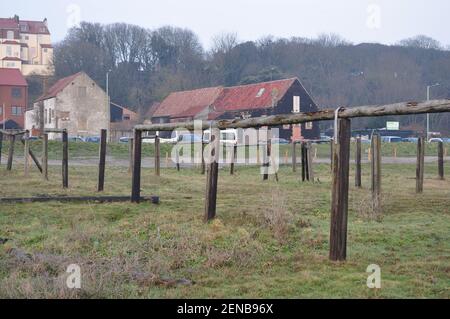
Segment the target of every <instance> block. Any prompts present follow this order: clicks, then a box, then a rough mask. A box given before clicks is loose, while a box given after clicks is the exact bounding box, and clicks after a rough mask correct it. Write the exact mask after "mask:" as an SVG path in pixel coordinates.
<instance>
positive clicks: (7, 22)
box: [0, 18, 19, 29]
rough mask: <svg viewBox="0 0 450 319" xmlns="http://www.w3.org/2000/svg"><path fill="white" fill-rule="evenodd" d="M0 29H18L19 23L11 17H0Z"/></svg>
mask: <svg viewBox="0 0 450 319" xmlns="http://www.w3.org/2000/svg"><path fill="white" fill-rule="evenodd" d="M0 29H19V25H18V24H17V21H16V20H15V19H13V18H0Z"/></svg>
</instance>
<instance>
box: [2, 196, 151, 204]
mask: <svg viewBox="0 0 450 319" xmlns="http://www.w3.org/2000/svg"><path fill="white" fill-rule="evenodd" d="M129 201H130V196H84V197H83V196H81V197H73V196H48V197H28V198H27V197H19V198H0V203H2V204H15V203H46V202H97V203H122V202H129ZM141 201H142V202H152V203H153V204H159V197H157V196H151V197H141Z"/></svg>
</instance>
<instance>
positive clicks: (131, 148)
mask: <svg viewBox="0 0 450 319" xmlns="http://www.w3.org/2000/svg"><path fill="white" fill-rule="evenodd" d="M133 153H134V138H130V139H129V140H128V160H129V164H128V173H130V174H133V161H134V156H133Z"/></svg>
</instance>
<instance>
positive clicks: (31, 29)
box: [19, 20, 50, 34]
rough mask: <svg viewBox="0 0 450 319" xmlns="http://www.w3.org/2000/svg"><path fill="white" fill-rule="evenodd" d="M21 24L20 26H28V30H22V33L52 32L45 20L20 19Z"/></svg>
mask: <svg viewBox="0 0 450 319" xmlns="http://www.w3.org/2000/svg"><path fill="white" fill-rule="evenodd" d="M19 24H20V26H27V31H22V30H21V33H31V34H50V32H49V31H48V28H47V25H46V24H45V22H44V21H26V20H20V22H19Z"/></svg>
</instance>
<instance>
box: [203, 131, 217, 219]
mask: <svg viewBox="0 0 450 319" xmlns="http://www.w3.org/2000/svg"><path fill="white" fill-rule="evenodd" d="M210 147H211V149H210V152H211V153H210V154H208V157H209V163H208V169H207V175H206V198H205V218H204V220H205V222H208V221H210V220H212V219H214V218H215V217H216V202H217V180H218V176H219V155H220V131H219V130H218V129H213V130H212V132H211V142H210Z"/></svg>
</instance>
